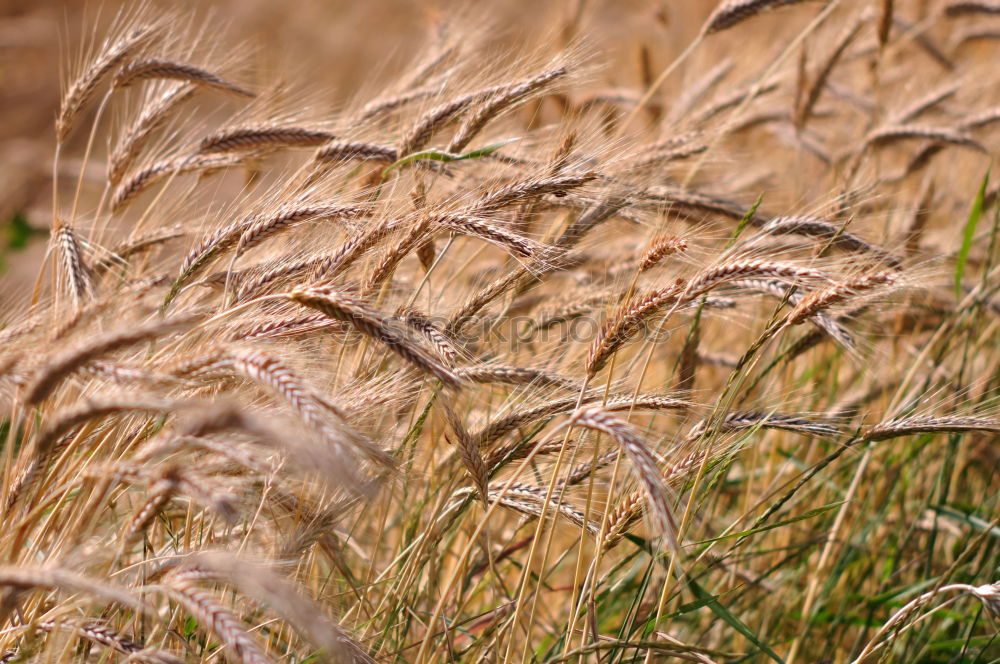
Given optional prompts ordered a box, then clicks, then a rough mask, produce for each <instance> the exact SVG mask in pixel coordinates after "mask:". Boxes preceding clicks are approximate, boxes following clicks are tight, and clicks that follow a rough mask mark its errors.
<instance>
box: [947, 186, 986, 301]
mask: <svg viewBox="0 0 1000 664" xmlns="http://www.w3.org/2000/svg"><path fill="white" fill-rule="evenodd" d="M989 183H990V169H986V175H985V176H984V177H983V183H982V184H981V185H980V186H979V193H977V194H976V200H975V202H974V203H973V204H972V209H971V210H969V218H968V219H967V220H966V222H965V232H964V233H963V234H962V247H961V249H959V250H958V260H957V261H956V264H955V297H957V298H961V297H962V276H963V275H964V274H965V263H966V262H967V261H968V260H969V251H970V250H971V249H972V238H974V237H975V235H976V226H978V225H979V218H980V217H982V216H983V199H985V198H986V187H987V186H988V185H989Z"/></svg>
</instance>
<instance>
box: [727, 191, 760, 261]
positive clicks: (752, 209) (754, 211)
mask: <svg viewBox="0 0 1000 664" xmlns="http://www.w3.org/2000/svg"><path fill="white" fill-rule="evenodd" d="M763 202H764V194H761V195H760V196H758V197H757V200H756V201H754V204H753V205H752V206H751V207H750V209H749V210H747V213H746V214H745V215H743V218H742V219H740V223H739V224H737V225H736V230H735V231H733V234H732V236H730V238H729V243H728V244H726V249H728V248H729V247H731V246H733V245H734V244H736V240H738V239H739V237H740V235H741V234H742V233H743V230H744V229H745V228H746V227H747V224H749V223H750V220H751V219H753V217H754V215H755V214H757V208H759V207H760V204H761V203H763Z"/></svg>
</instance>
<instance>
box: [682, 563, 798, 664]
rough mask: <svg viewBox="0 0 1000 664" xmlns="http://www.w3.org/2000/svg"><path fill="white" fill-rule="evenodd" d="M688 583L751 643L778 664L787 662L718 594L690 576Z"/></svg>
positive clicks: (718, 614) (715, 612) (701, 598)
mask: <svg viewBox="0 0 1000 664" xmlns="http://www.w3.org/2000/svg"><path fill="white" fill-rule="evenodd" d="M687 583H688V587H689V588H691V591H692V592H694V594H695V597H697V598H698V599H700V600H705V606H707V607H708V608H709V609H711V611H712V613H714V614H715V615H717V616H718V617H719V618H721V619H722V620H723V621H724V622H725V623H726V624H728V625H729V626H730V627H732V628H733V629H735V630H736V631H737V632H739V633H740V634H742V635H743V636H745V637H746V638H747V640H748V641H750V643H752V644H754V645H755V646H757V647H758V648H760V650H761V652H763V653H764V654H766V655H767V656H768V657H770V658H771V659H773V660H774V661H776V662H778V664H785V662H784V661H783V660H782V659H781V658H780V657H778V655H777V653H775V652H774V651H773V650H771V649H770V648H768V647H767V646H766V645H765V644H763V643H761V641H760V639H758V638H757V635H756V634H754V633H753V631H752V630H751V629H750V628H749V627H747V626H746V625H745V624H744V623H743V621H742V620H740V619H739V618H737V617H736V616H734V615H733V614H731V613H730V612H729V610H728V609H726V607H724V606H722V604H720V603H719V600H718V597H717V596H715V595H713V594H711V593H710V592H708V591H707V590H705V589H704V588H702V587H701V586H700V585H698V582H697V581H695V580H694V579H692V578H688V579H687Z"/></svg>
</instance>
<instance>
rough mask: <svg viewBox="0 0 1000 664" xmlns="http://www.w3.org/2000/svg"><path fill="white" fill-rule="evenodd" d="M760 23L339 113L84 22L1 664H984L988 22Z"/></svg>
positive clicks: (817, 16) (154, 40) (15, 422)
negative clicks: (679, 44) (763, 34)
mask: <svg viewBox="0 0 1000 664" xmlns="http://www.w3.org/2000/svg"><path fill="white" fill-rule="evenodd" d="M792 4H798V3H794V2H788V1H785V2H759V1H758V2H747V1H739V2H728V3H723V5H722V6H721V7H719V8H717V9H716V10H715V11H714V13H712V14H711V15H706V16H705V17H704V18H705V23H704V24H703V27H702V28H701V29H700V30H698V31H697V32H696V31H695V30H694V29H692V31H691V35H690V36H691V38H692V39H693V40H694V41H692V47H691V49H689V51H688V53H698V52H699V49H701V51H703V52H707V53H709V54H711V53H712V52H713V51H712V49H713V48H716V47H717V46H715V47H714V46H713V42H712V40H713V39H719V38H721V35H716V34H715V33H722V34H725V35H728V34H736V33H737V32H738V31H741V30H742V31H744V32H743V33H742V35H741V39H751V38H752V37H753V35H754V32H753V30H752V28H751V24H752V22H754V21H759V20H775V21H779V20H782V19H783V18H784V17H783V13H784V12H785V11H789V12H792V14H790V15H789V16H794V17H795V18H797V19H802V18H805V21H804V22H798V23H794V24H793V27H792V29H791V30H790V33H789V34H790V35H791V36H790V37H789V39H788V41H787V42H785V43H783V44H782V45H781V49H780V50H778V51H777V52H774V53H772V52H766V51H762V52H760V53H757V51H755V50H750V52H751V53H755V54H757V57H756V58H753V59H746V60H748V62H741V67H734V65H733V63H732V61H730V60H727V59H724V58H723V59H721V60H720V61H716V62H712V63H711V64H710V65H709V66H708V67H704V66H695V65H693V64H690V65H689V64H688V63H689V62H691V60H690V59H687V60H686V59H685V58H687V56H683V57H682V58H681V59H679V60H677V61H675V63H674V65H671V66H669V67H667V68H666V69H664V70H663V74H662V75H661V76H659V77H655V76H654V75H653V73H654V72H652V70H650V67H649V57H648V53H643V56H644V57H642V58H640V61H641V64H642V66H641V67H640V68H641V69H642V74H643V76H642V84H641V85H642V87H641V88H639V89H637V90H627V89H614V90H595V89H594V87H593V86H592V84H591V82H592V80H593V78H594V77H595V73H594V72H595V70H596V67H595V66H594V65H595V62H594V60H595V57H594V56H590V58H589V60H588V59H587V58H584V57H583V53H584V51H583V49H581V48H579V47H570V48H569V49H567V50H565V51H561V52H558V53H555V54H552V55H549V54H546V53H541V52H540V53H541V54H540V55H538V56H537V57H533V58H530V59H516V58H509V59H507V60H506V61H504V63H503V64H500V65H497V64H496V63H495V62H492V63H491V62H489V54H486V53H482V52H478V50H477V47H476V44H477V41H476V39H475V34H474V33H468V32H461V31H460V32H458V33H457V34H455V35H452V34H451V33H449V32H442V33H440V34H439V37H438V39H436V40H435V43H434V44H433V46H432V47H430V48H429V49H428V51H427V52H426V53H425V54H424V57H423V58H422V59H415V63H416V64H415V65H414V67H413V68H412V70H410V71H407V72H405V73H403V74H402V75H401V76H399V77H398V79H396V80H386V81H384V82H383V83H382V84H380V85H379V87H378V92H377V93H374V94H372V95H371V96H370V97H369V98H366V99H362V100H359V101H352V102H350V103H342V104H341V106H340V107H338V108H334V107H331V106H329V105H327V104H325V103H319V102H318V101H315V100H316V97H311V96H310V92H309V88H306V89H304V90H300V89H298V88H294V87H293V86H288V85H275V86H271V87H268V86H266V85H265V86H259V85H258V86H253V85H250V84H249V83H248V82H247V78H248V77H247V75H246V73H245V72H244V71H243V70H242V69H241V68H240V66H239V63H238V62H236V61H234V59H233V58H231V57H228V56H225V55H223V56H220V55H219V53H220V52H222V53H225V51H224V49H223V48H222V47H221V46H218V45H215V44H214V43H213V44H209V43H208V42H207V40H205V39H204V38H202V37H200V36H198V34H195V36H193V37H190V38H188V37H186V36H183V35H181V34H179V32H178V30H177V27H176V26H177V23H178V22H177V21H176V18H172V19H169V20H168V19H163V18H155V19H150V18H149V17H148V16H146V15H145V14H139V15H134V14H133V15H126V16H123V18H122V19H121V20H120V21H119V22H118V23H116V24H115V25H114V26H113V27H112V29H111V30H110V31H109V33H108V34H107V35H106V36H104V37H102V38H101V39H98V40H95V41H94V43H93V44H92V45H91V47H90V48H89V49H85V53H86V55H85V57H84V58H82V59H81V61H80V62H79V63H78V66H77V67H76V68H75V71H74V72H73V74H72V76H71V77H70V79H69V80H68V82H67V85H66V88H65V92H64V96H63V101H62V107H61V110H60V112H59V114H58V117H57V121H56V136H57V139H58V142H57V146H58V147H57V150H56V159H55V165H54V168H53V173H54V175H53V178H54V180H55V182H54V184H53V210H52V212H53V216H52V228H51V236H50V250H49V253H48V256H47V260H46V263H45V265H43V266H42V267H41V269H40V272H39V277H38V282H37V286H36V288H35V291H34V293H32V295H31V298H30V306H27V307H26V308H25V310H24V311H19V312H5V320H4V323H5V327H4V328H3V329H2V330H0V339H2V346H0V388H2V390H3V396H4V400H5V402H4V403H5V404H6V405H5V407H6V408H8V413H7V415H6V416H5V419H4V421H3V429H2V441H3V451H2V455H3V456H2V462H0V463H2V467H3V484H2V490H0V511H2V514H3V517H2V518H3V527H2V530H0V552H2V554H3V558H4V560H3V561H2V565H0V653H2V659H3V661H4V662H8V661H10V662H14V661H78V660H95V661H108V660H109V659H117V658H129V659H134V660H138V661H151V660H155V661H157V662H161V663H166V662H178V661H188V662H195V661H209V660H212V659H215V658H217V657H220V656H221V657H224V658H226V659H228V660H229V661H234V662H240V661H242V662H245V663H248V664H258V663H263V662H275V661H279V660H284V659H287V660H288V661H290V662H305V661H313V660H317V659H318V660H320V661H327V660H330V661H371V660H376V661H419V662H427V661H469V662H479V661H483V662H500V661H503V662H509V661H520V662H523V661H529V660H531V661H553V662H555V661H569V660H574V661H577V660H589V661H594V660H596V659H597V658H600V659H601V661H615V662H619V661H636V660H637V659H639V660H642V659H645V660H646V661H649V659H651V658H656V659H658V660H659V659H667V658H678V659H681V660H687V661H697V662H721V661H745V660H746V658H754V657H757V658H758V659H760V658H772V659H775V660H778V661H787V662H792V661H812V660H814V659H815V658H817V657H820V656H830V657H833V658H836V661H850V660H866V661H868V658H872V659H871V660H870V661H875V658H878V657H885V656H889V655H890V654H891V653H896V654H899V653H906V658H907V659H910V660H912V659H913V658H915V657H916V656H917V654H921V653H924V654H926V653H937V652H941V651H942V650H945V651H947V652H950V653H958V652H980V653H985V652H987V651H989V649H990V648H993V649H994V650H993V652H995V647H996V646H995V640H994V637H993V636H991V635H992V633H993V626H995V623H991V620H994V619H995V617H996V615H997V613H998V605H1000V589H998V588H997V586H994V585H991V583H992V582H993V581H995V580H996V579H997V578H1000V570H998V563H1000V552H998V546H997V532H998V530H997V521H996V519H997V517H998V516H1000V511H998V509H1000V502H998V496H997V493H998V492H997V489H998V487H1000V484H998V475H997V470H996V466H997V462H998V456H997V448H996V441H997V434H998V433H1000V419H998V418H997V416H996V411H997V407H996V406H997V390H998V388H1000V385H998V381H997V374H998V372H997V367H998V360H1000V353H998V352H997V348H996V341H997V329H998V317H997V316H998V306H997V303H996V298H995V295H996V289H997V280H996V271H997V268H996V266H995V264H994V261H995V260H996V258H997V256H998V253H1000V252H998V250H997V243H996V230H997V224H996V216H995V214H993V213H992V212H991V210H993V209H994V207H995V199H996V194H995V191H994V190H991V189H989V188H988V186H987V185H986V184H985V183H984V184H983V185H982V187H981V188H980V182H982V175H983V173H984V172H985V170H986V161H987V160H986V159H984V158H983V157H982V156H981V154H980V153H981V152H983V151H985V150H986V148H985V147H984V146H986V145H988V144H989V141H990V140H991V134H990V126H991V124H992V123H993V122H995V121H996V120H998V119H1000V114H998V113H996V111H989V110H988V109H986V108H983V107H982V106H964V105H962V104H964V103H966V102H968V101H969V99H973V98H975V95H974V94H971V95H970V94H969V93H968V91H967V90H966V88H965V87H963V85H962V84H963V83H965V84H968V81H969V79H970V78H972V75H971V74H968V75H966V76H967V77H966V78H962V76H963V74H962V73H961V71H962V70H961V66H962V65H961V61H960V56H961V55H962V54H963V53H964V52H965V49H967V48H968V44H967V43H966V41H965V40H962V39H957V38H953V39H952V41H951V42H949V43H950V44H951V46H950V48H951V52H945V50H942V49H945V48H946V47H944V46H940V45H939V44H938V41H940V39H942V36H941V34H943V35H944V36H945V37H947V36H949V35H954V34H958V31H960V30H961V29H963V28H964V27H966V26H962V25H957V24H955V21H959V20H961V19H962V17H963V16H965V15H966V14H967V13H975V11H976V7H980V8H982V11H983V13H988V12H989V11H991V8H992V7H993V5H990V4H989V3H968V2H965V3H958V4H957V5H955V7H949V8H944V9H942V8H935V9H934V10H933V11H928V10H927V8H926V7H923V6H922V5H923V3H912V4H913V6H910V5H909V4H907V5H906V6H905V7H903V6H896V5H897V3H893V2H891V1H890V2H882V3H880V6H879V7H878V8H875V9H873V8H871V7H870V6H869V3H855V4H852V3H847V2H830V3H826V4H824V5H823V6H822V7H821V8H817V7H815V6H814V5H811V4H810V3H804V6H803V7H797V8H789V9H782V10H781V11H775V12H773V13H771V12H768V13H769V14H770V16H768V17H764V16H758V14H762V13H763V12H764V10H771V9H774V10H778V8H779V7H783V6H784V5H792ZM903 4H906V3H903ZM953 4H954V3H953ZM921 12H923V13H921ZM932 28H933V29H934V30H936V31H938V32H934V33H933V35H932ZM442 34H443V35H445V37H444V38H442V37H441V36H440V35H442ZM470 34H471V35H472V36H470ZM596 64H598V65H599V64H600V63H599V62H598V63H596ZM974 65H975V60H974V59H972V64H970V65H969V67H970V68H973V67H974ZM932 67H937V69H936V70H934V69H932V70H931V71H929V72H928V68H932ZM734 68H735V69H737V70H738V71H739V73H740V75H745V77H746V78H745V79H744V80H742V81H740V80H732V79H733V77H735V76H736V74H735V73H734V72H733V71H732V70H733V69H734ZM675 72H680V73H678V74H675ZM990 73H992V74H994V76H993V78H992V79H991V81H995V72H990ZM681 74H683V76H682V78H685V79H686V80H685V81H684V82H683V83H682V84H681V83H678V82H677V81H675V77H677V76H681ZM917 75H919V76H928V77H929V78H930V77H932V75H933V78H934V79H935V80H937V79H940V82H941V85H940V87H936V88H934V89H933V90H932V92H931V94H925V93H923V92H921V93H920V94H919V95H916V96H913V95H911V97H912V98H906V97H905V96H904V97H903V98H902V99H898V97H899V96H900V94H901V93H900V92H899V91H900V90H904V91H905V90H906V88H905V83H906V81H907V80H908V79H909V78H911V77H913V76H917ZM315 85H317V83H316V82H315V81H310V82H309V86H315ZM969 85H971V84H969ZM671 86H675V88H676V89H675V88H672V87H671ZM973 92H975V90H973ZM957 101H960V102H962V104H960V103H957ZM964 153H969V155H971V157H972V159H973V162H972V166H971V167H967V168H966V169H965V170H964V171H963V170H961V169H959V168H958V167H954V168H951V169H949V170H948V171H947V172H946V173H944V174H943V175H941V174H940V173H939V171H936V170H935V169H934V166H935V165H936V164H938V163H940V160H941V159H944V158H945V157H946V156H947V155H954V154H958V155H960V156H964ZM938 154H940V155H941V156H938ZM70 155H72V156H73V157H74V158H75V159H77V160H78V161H76V162H74V163H75V164H76V170H77V172H78V173H79V177H78V178H71V179H68V181H67V178H66V176H65V173H66V172H67V171H71V170H72V169H67V168H64V167H63V164H62V160H66V159H68V158H69V157H70ZM778 155H780V158H779V156H778ZM956 163H957V162H956ZM936 177H938V178H942V179H943V182H944V183H945V184H946V185H947V187H941V186H936V184H935V183H936V182H938V180H937V179H936ZM977 189H978V190H980V193H979V196H978V198H977V197H976V191H977ZM831 192H832V193H831ZM796 198H798V199H799V200H798V202H797V203H796V202H794V201H795V200H796ZM973 199H975V203H972V200H973ZM803 200H805V203H803ZM803 206H806V207H807V208H808V209H807V210H803V209H802V208H803ZM970 208H971V210H972V211H971V213H970V212H969V210H970ZM939 225H942V226H943V227H944V228H943V233H942V232H940V231H941V230H942V229H941V228H939ZM956 229H964V234H965V235H964V238H962V239H960V241H955V236H956V235H958V234H959V233H956ZM956 592H957V593H958V594H954V593H956ZM939 595H940V596H939ZM945 603H947V604H949V605H950V613H949V614H948V615H947V617H942V616H941V614H935V613H934V611H937V610H938V609H940V608H941V606H943V604H945ZM934 661H937V660H934Z"/></svg>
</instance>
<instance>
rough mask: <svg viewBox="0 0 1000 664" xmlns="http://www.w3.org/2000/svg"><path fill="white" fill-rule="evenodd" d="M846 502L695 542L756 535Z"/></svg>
mask: <svg viewBox="0 0 1000 664" xmlns="http://www.w3.org/2000/svg"><path fill="white" fill-rule="evenodd" d="M843 504H844V501H843V500H840V501H837V502H835V503H830V504H829V505H823V506H822V507H817V508H816V509H814V510H809V511H808V512H805V513H804V514H800V515H798V516H795V517H792V518H791V519H785V520H784V521H778V522H777V523H771V524H768V525H766V526H761V527H760V528H751V529H750V530H744V531H743V532H739V533H729V534H728V535H722V536H720V537H713V538H712V539H707V540H701V541H700V542H695V544H711V543H712V542H721V541H722V540H727V539H733V538H734V537H746V536H747V535H754V534H756V533H762V532H764V531H765V530H774V529H775V528H781V527H782V526H787V525H788V524H790V523H795V522H796V521H805V520H806V519H811V518H813V517H814V516H819V515H820V514H823V513H824V512H829V511H830V510H832V509H834V508H836V507H840V506H841V505H843Z"/></svg>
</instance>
